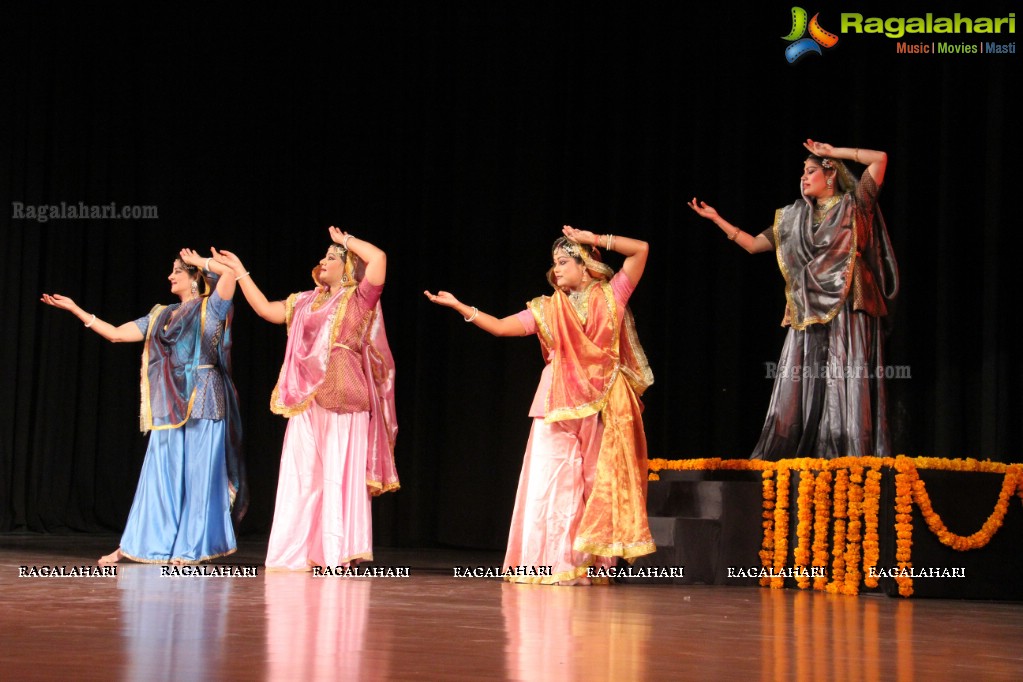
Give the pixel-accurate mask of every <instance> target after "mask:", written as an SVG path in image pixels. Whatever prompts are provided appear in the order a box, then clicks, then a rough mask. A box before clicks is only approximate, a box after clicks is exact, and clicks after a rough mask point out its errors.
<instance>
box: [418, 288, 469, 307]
mask: <svg viewBox="0 0 1023 682" xmlns="http://www.w3.org/2000/svg"><path fill="white" fill-rule="evenodd" d="M423 293H424V294H426V297H427V298H428V299H430V302H431V303H436V304H437V305H442V306H446V307H448V308H454V307H455V306H456V305H458V304H459V303H460V302H461V301H459V300H458V299H457V298H455V297H454V295H453V294H450V293H448V292H446V291H438V292H437V293H436V294H431V293H430V292H429V291H424V292H423Z"/></svg>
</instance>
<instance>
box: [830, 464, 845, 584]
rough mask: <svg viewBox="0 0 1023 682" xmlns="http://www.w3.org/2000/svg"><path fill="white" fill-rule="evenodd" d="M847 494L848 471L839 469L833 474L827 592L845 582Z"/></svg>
mask: <svg viewBox="0 0 1023 682" xmlns="http://www.w3.org/2000/svg"><path fill="white" fill-rule="evenodd" d="M848 494H849V471H848V469H839V470H838V474H837V475H836V476H835V507H834V513H833V514H832V518H833V519H834V533H833V537H832V539H831V546H832V550H831V556H833V557H834V559H833V560H832V562H831V582H829V583H828V586H827V591H828V592H832V593H835V592H838V590H839V586H840V585H842V584H843V583H844V582H845V524H846V518H847V517H848V512H847V510H848V498H847V495H848Z"/></svg>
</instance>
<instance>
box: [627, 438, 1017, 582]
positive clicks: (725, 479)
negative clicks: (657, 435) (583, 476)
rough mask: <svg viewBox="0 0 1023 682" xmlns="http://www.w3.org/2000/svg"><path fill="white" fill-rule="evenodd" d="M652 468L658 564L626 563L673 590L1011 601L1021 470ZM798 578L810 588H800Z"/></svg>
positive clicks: (800, 464) (836, 464)
mask: <svg viewBox="0 0 1023 682" xmlns="http://www.w3.org/2000/svg"><path fill="white" fill-rule="evenodd" d="M669 467H676V468H674V469H672V468H669ZM651 468H652V470H653V471H654V476H655V480H651V481H650V482H649V490H648V500H647V502H648V504H647V511H648V514H649V518H650V526H651V530H652V531H653V534H654V540H655V542H656V543H657V546H658V552H657V554H655V555H652V556H648V557H643V558H641V559H640V560H639V562H638V563H639V564H641V565H644V566H658V565H661V566H671V565H678V564H682V565H684V566H685V576H684V577H683V578H674V579H673V580H672V582H674V583H676V584H707V585H733V586H734V585H758V584H760V585H763V584H765V582H766V583H770V584H772V585H773V586H774V587H791V588H798V587H801V586H802V587H803V588H804V589H817V590H829V591H835V592H841V593H843V594H851V595H855V594H857V593H859V594H865V593H883V594H887V595H889V596H893V597H896V596H901V597H909V596H912V597H914V598H920V597H932V598H955V599H996V600H1017V601H1018V600H1023V580H1021V578H1023V552H1021V551H1020V549H1019V547H1020V543H1021V542H1023V499H1021V497H1023V471H1020V469H1021V465H1018V464H1014V465H1005V464H999V463H991V462H978V461H976V460H947V459H927V458H908V457H899V458H886V459H880V458H857V459H853V458H845V459H843V460H813V459H810V460H807V459H802V460H782V461H781V462H776V463H763V462H751V461H749V460H717V459H706V460H675V461H672V460H652V462H651ZM801 481H802V483H803V485H802V486H801V485H800V482H801ZM836 548H837V549H836ZM800 572H802V573H803V574H804V575H808V574H809V575H812V576H813V577H811V578H809V579H808V580H806V581H805V582H804V583H803V585H800V583H799V581H797V579H796V578H795V577H793V576H794V575H799V574H800ZM758 573H759V575H758ZM765 574H769V575H770V576H771V577H770V578H763V576H764V575H765ZM868 574H872V575H874V576H875V577H876V579H875V580H868V579H867V578H868ZM648 582H651V581H648Z"/></svg>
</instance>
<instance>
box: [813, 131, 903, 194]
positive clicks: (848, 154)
mask: <svg viewBox="0 0 1023 682" xmlns="http://www.w3.org/2000/svg"><path fill="white" fill-rule="evenodd" d="M803 146H804V147H806V148H807V149H808V150H809V151H810V153H811V154H816V155H817V156H820V157H825V156H826V157H830V158H832V159H845V160H847V161H855V162H856V163H860V164H863V165H865V166H866V167H867V170H868V171H869V172H870V177H872V178H874V182H875V183H876V184H877V186H878V187H880V186H881V183H882V182H884V172H885V169H887V168H888V154H886V153H885V152H879V151H875V150H873V149H860V148H858V147H832V146H831V145H830V144H827V143H825V142H815V141H814V140H811V139H809V138H808V139H807V140H806V142H804V143H803Z"/></svg>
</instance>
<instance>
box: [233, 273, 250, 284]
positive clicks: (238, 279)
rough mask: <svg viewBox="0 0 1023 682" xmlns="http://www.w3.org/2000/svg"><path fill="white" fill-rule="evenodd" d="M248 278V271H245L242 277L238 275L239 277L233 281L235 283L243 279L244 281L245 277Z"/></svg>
mask: <svg viewBox="0 0 1023 682" xmlns="http://www.w3.org/2000/svg"><path fill="white" fill-rule="evenodd" d="M248 276H249V271H248V270H246V271H245V274H244V275H240V276H238V277H235V278H234V281H235V282H240V281H242V280H243V279H245V278H246V277H248Z"/></svg>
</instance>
